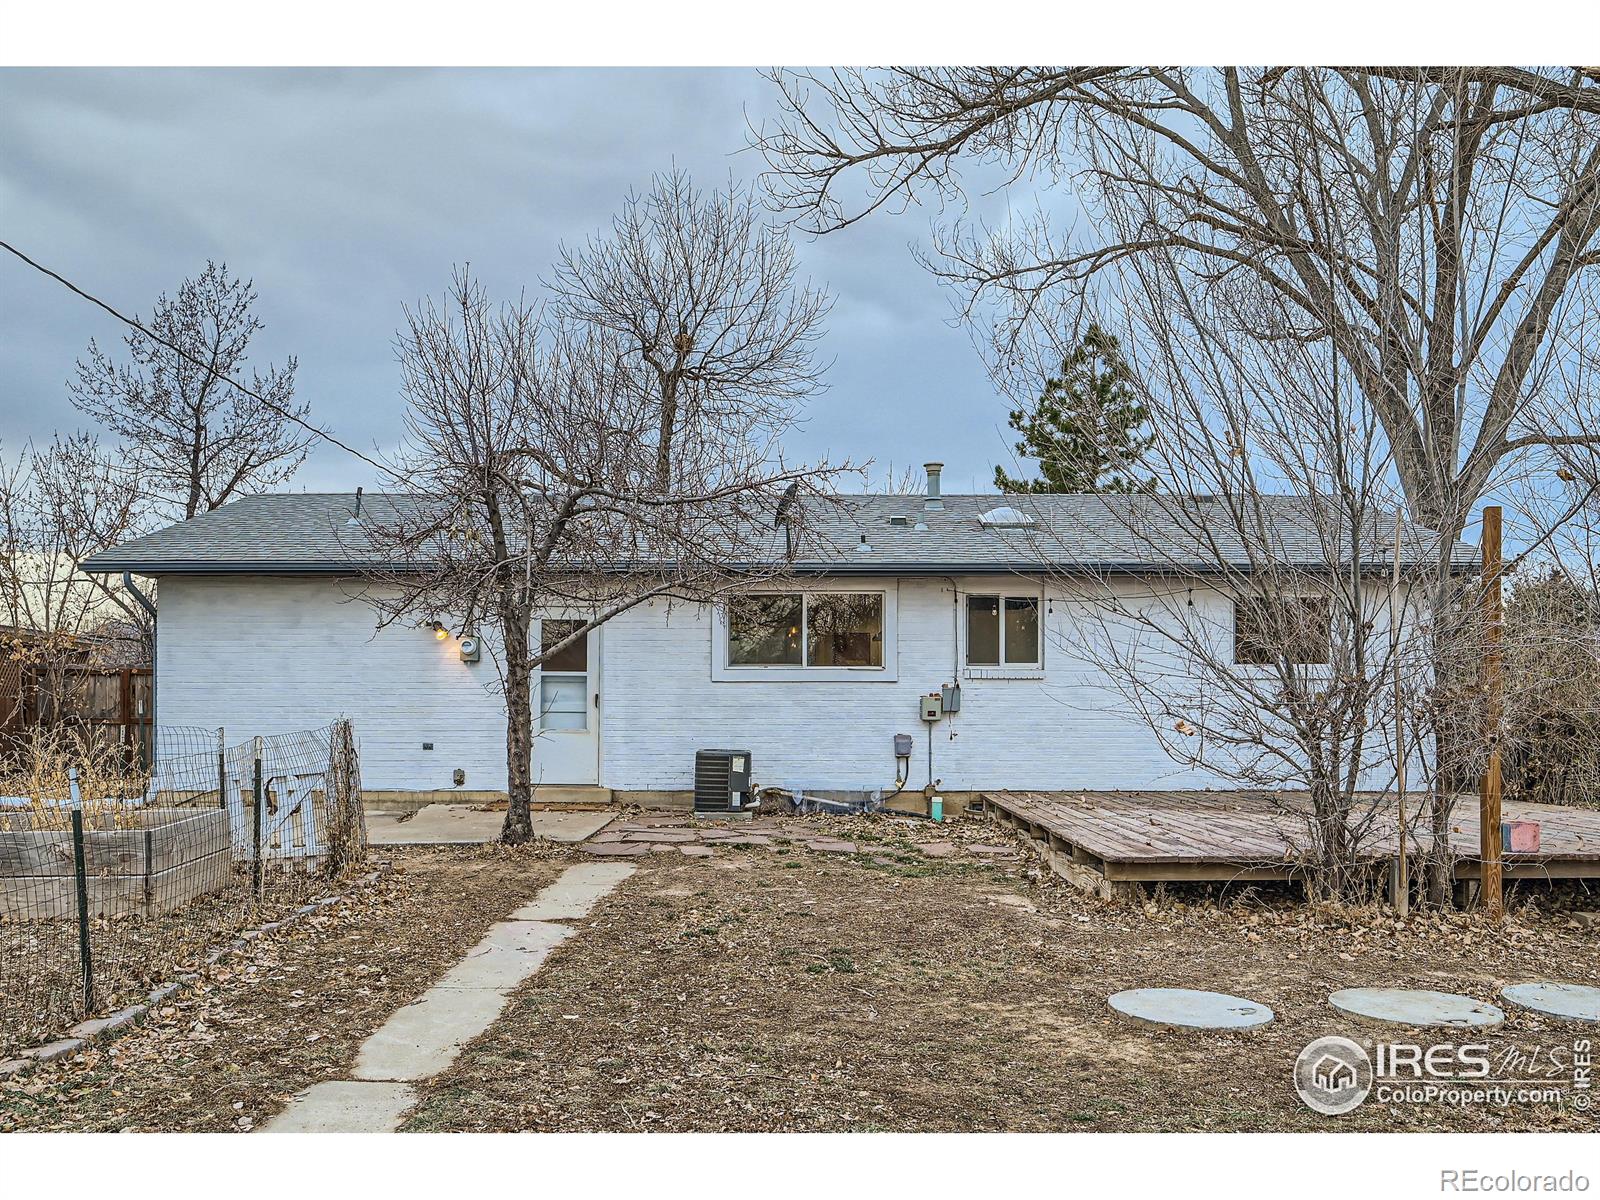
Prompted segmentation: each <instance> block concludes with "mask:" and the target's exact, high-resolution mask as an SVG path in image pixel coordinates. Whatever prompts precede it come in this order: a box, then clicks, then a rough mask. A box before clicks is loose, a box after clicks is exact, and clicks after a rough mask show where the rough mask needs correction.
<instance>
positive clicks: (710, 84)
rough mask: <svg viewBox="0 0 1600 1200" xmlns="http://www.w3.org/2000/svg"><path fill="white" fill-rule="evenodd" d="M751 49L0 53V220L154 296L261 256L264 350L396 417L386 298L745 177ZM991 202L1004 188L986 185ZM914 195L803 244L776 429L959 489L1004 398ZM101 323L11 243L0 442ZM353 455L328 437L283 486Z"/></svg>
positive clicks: (144, 308)
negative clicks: (117, 62)
mask: <svg viewBox="0 0 1600 1200" xmlns="http://www.w3.org/2000/svg"><path fill="white" fill-rule="evenodd" d="M770 99H771V97H770V94H769V89H768V87H767V85H766V84H765V83H764V81H763V80H762V79H760V77H759V76H758V75H757V74H756V73H755V72H753V71H744V70H720V69H719V70H683V69H675V70H475V71H401V70H363V71H311V70H281V71H237V70H236V71H211V70H206V71H201V70H146V69H141V70H83V71H55V70H9V71H0V164H3V166H0V230H3V231H4V236H5V237H6V238H7V240H10V241H13V242H14V243H16V244H17V245H19V246H20V247H22V248H23V249H25V250H28V251H30V252H32V253H33V254H34V255H35V256H36V257H38V258H39V259H41V260H42V261H44V262H45V263H47V264H48V265H50V266H53V267H55V268H56V269H57V270H60V271H61V272H62V273H63V274H65V275H67V276H68V277H69V278H72V279H74V280H76V281H78V282H80V283H81V284H83V285H85V286H87V287H89V288H90V290H93V291H95V292H97V293H98V294H100V295H102V296H103V297H104V298H106V299H107V300H109V301H111V302H113V303H115V304H118V305H119V306H123V307H125V308H131V309H136V310H138V311H140V312H148V311H149V308H150V305H151V302H152V301H153V300H154V298H155V297H156V295H157V294H158V293H159V292H161V291H162V290H163V289H171V288H173V287H175V286H176V285H177V283H178V282H179V281H180V280H181V279H182V278H183V277H184V276H185V275H188V274H192V273H194V272H195V271H197V270H198V269H199V268H200V267H201V265H202V264H203V263H204V261H205V260H206V259H207V258H216V259H225V260H226V261H227V262H228V264H229V266H230V267H231V268H233V269H234V270H235V271H237V272H239V273H242V274H247V275H250V276H252V277H253V278H254V279H255V282H256V287H257V289H258V291H259V292H260V295H261V299H260V302H259V305H258V312H259V314H260V315H261V317H262V318H263V319H264V320H265V321H266V323H267V329H266V331H265V332H264V333H263V335H262V336H261V337H260V339H259V340H258V343H257V345H258V347H259V357H260V358H261V359H262V360H271V361H278V360H281V359H282V358H283V357H284V356H285V355H287V354H291V353H293V354H297V355H298V356H299V358H300V394H301V396H302V397H303V398H305V399H308V400H309V401H311V403H312V406H313V410H314V412H315V415H316V417H317V419H318V420H319V421H321V422H323V423H325V424H327V425H328V426H329V427H330V428H331V429H333V430H334V431H335V432H336V433H337V434H338V435H339V436H340V437H342V438H344V439H345V440H347V441H350V442H352V443H353V444H355V445H358V446H362V447H368V446H372V445H377V446H380V447H383V446H386V445H388V444H389V443H390V442H391V441H392V439H393V438H394V437H395V436H397V434H398V430H399V402H398V400H397V397H396V386H397V379H398V372H397V370H396V367H395V364H394V355H393V344H392V343H393V335H394V329H395V326H396V324H397V323H398V321H399V318H400V306H401V305H402V304H404V303H407V302H410V301H413V300H415V299H417V298H418V297H419V296H422V295H426V294H431V293H437V292H438V291H439V290H440V289H441V288H442V287H443V285H444V284H445V283H446V282H447V281H448V278H449V272H450V269H451V266H452V264H454V263H459V262H466V261H470V262H471V263H472V265H473V268H474V270H475V271H476V272H477V273H479V274H480V275H481V276H482V277H483V278H484V280H485V282H486V283H487V284H488V285H489V286H490V287H491V289H494V290H497V291H500V292H514V291H517V290H520V289H522V288H523V287H527V288H528V289H530V290H533V289H535V288H536V287H537V280H538V277H539V275H540V274H541V273H542V272H544V271H545V270H546V269H547V267H548V265H549V263H550V262H551V260H552V258H553V256H554V254H555V251H556V247H557V245H558V243H559V242H560V241H561V240H562V239H575V238H580V237H582V236H584V235H586V234H587V233H589V232H591V231H592V230H594V229H597V228H599V227H600V226H602V225H603V224H605V223H606V222H607V221H608V220H609V218H610V215H611V213H612V212H613V210H614V209H615V208H616V206H617V203H618V201H619V200H620V199H621V197H622V195H623V194H624V192H625V191H626V190H627V189H628V188H629V187H637V186H642V185H643V184H645V183H646V182H647V181H648V179H649V176H650V174H651V172H652V171H656V170H660V169H663V168H665V167H667V166H669V165H670V164H671V163H673V162H674V161H676V162H677V163H679V164H681V165H683V166H686V167H688V168H689V169H690V170H691V171H692V172H693V173H694V175H695V177H696V180H697V181H698V182H700V183H701V184H703V185H710V184H713V183H720V182H722V181H723V180H725V179H726V177H727V176H728V175H729V174H730V173H731V174H732V175H733V176H735V177H737V178H740V179H750V178H752V177H753V176H754V175H755V174H756V173H757V172H758V170H759V168H760V163H759V161H758V160H757V159H756V158H755V156H754V155H752V154H751V153H749V152H748V151H745V150H744V149H743V147H744V146H745V141H746V134H745V130H746V121H747V119H759V117H760V115H761V114H762V113H763V112H765V111H768V109H769V107H770ZM993 203H994V204H996V205H998V204H1000V203H1001V201H999V200H994V201H993ZM926 233H927V217H926V216H918V215H917V214H915V213H909V214H905V215H903V216H900V217H894V216H883V217H881V218H878V219H874V220H870V221H867V222H864V223H862V224H861V225H858V226H855V227H853V228H851V229H849V230H846V231H844V232H842V233H839V234H835V235H832V236H830V237H828V238H824V239H821V240H817V241H803V242H802V244H801V246H800V253H801V258H802V261H803V263H804V266H805V269H806V271H807V272H808V273H809V274H810V275H811V276H812V277H813V278H814V279H815V280H817V281H818V282H821V283H823V284H825V285H826V286H827V287H828V288H829V289H830V290H831V291H832V292H833V293H834V295H835V297H836V301H837V303H836V305H835V308H834V311H833V315H832V317H831V320H830V322H829V329H828V334H827V337H826V339H825V342H824V351H825V353H826V354H828V355H829V356H831V357H832V359H833V360H834V366H833V369H832V371H831V372H830V375H829V390H828V392H827V393H825V394H824V395H822V396H820V397H818V398H817V399H816V400H814V401H813V402H812V404H811V405H810V407H809V410H808V420H807V422H806V424H805V426H804V427H803V428H802V429H801V430H799V431H797V432H796V434H795V435H794V437H793V438H792V439H791V441H790V444H789V450H790V452H791V453H792V454H793V455H794V456H796V457H800V458H810V457H815V456H817V455H819V454H821V453H829V454H831V455H833V456H834V457H836V458H837V457H841V456H844V455H847V454H848V455H850V456H852V457H856V458H869V457H870V458H875V459H877V460H878V462H879V464H880V467H881V466H886V465H887V464H888V463H889V462H890V461H892V462H893V463H894V464H895V465H896V466H897V467H901V466H904V465H906V464H912V463H921V462H923V461H924V460H925V459H927V458H942V459H943V460H944V461H945V462H946V463H947V464H949V470H948V473H947V478H948V484H947V486H948V487H950V488H960V489H966V488H967V487H969V486H971V485H972V484H973V483H976V484H977V485H978V486H979V487H986V486H987V480H988V478H989V476H990V473H991V465H992V464H993V463H994V462H996V461H1006V462H1009V455H1008V452H1007V442H1006V439H1005V438H1004V437H1003V436H1002V432H1003V426H1004V422H1005V409H1004V407H1003V406H1002V405H1001V403H1000V402H999V401H998V400H997V399H995V398H994V397H993V394H992V390H991V388H990V386H989V385H988V383H987V381H986V379H985V377H984V373H983V370H982V367H981V365H980V363H979V361H978V358H977V355H976V354H975V352H974V351H973V349H972V347H971V344H970V342H969V339H968V336H967V334H966V333H965V332H964V331H962V330H960V329H956V328H952V327H951V326H950V324H949V323H948V322H949V316H950V306H949V301H948V298H947V297H946V295H945V294H944V293H943V292H942V291H941V290H940V288H939V287H938V286H937V284H936V283H935V282H934V281H933V280H932V279H931V278H930V277H929V276H928V275H927V274H926V273H925V272H924V271H923V270H922V269H921V268H920V267H918V266H917V265H916V263H915V262H914V261H913V260H912V257H911V253H910V251H909V249H908V244H909V243H910V242H911V241H912V240H915V239H917V238H920V237H925V236H926ZM118 336H119V332H118V328H117V326H116V323H115V322H113V321H112V320H111V319H110V318H108V317H105V316H104V315H103V314H100V313H98V312H97V311H96V310H94V309H93V308H91V307H90V306H88V305H87V304H85V303H84V302H83V301H81V300H78V299H77V298H75V297H72V296H70V295H69V294H68V293H66V292H65V291H64V290H62V289H60V288H59V287H58V286H57V285H56V284H54V283H52V282H50V281H48V280H46V279H44V278H43V277H42V276H39V275H36V274H34V273H33V272H31V271H28V270H27V269H26V268H24V267H23V266H22V265H21V264H20V263H16V262H14V261H13V260H10V259H9V258H7V259H6V260H5V261H0V443H3V444H4V447H5V449H6V452H7V453H11V452H12V451H14V449H15V448H16V447H17V446H18V445H19V444H20V443H21V442H22V441H23V440H26V439H27V438H30V437H33V438H38V437H41V436H42V437H48V436H49V434H50V433H51V432H52V431H54V430H56V429H68V428H72V427H75V426H77V425H80V424H81V423H82V421H81V418H80V417H79V415H78V414H77V413H76V412H75V410H73V409H72V408H71V406H70V404H69V403H68V401H67V397H66V390H65V381H66V379H67V378H68V376H69V375H70V373H71V370H72V364H73V360H74V359H75V358H76V357H77V356H78V355H80V354H81V353H82V352H83V348H84V346H85V345H86V344H87V342H88V340H89V339H90V338H91V337H95V338H98V339H99V340H100V341H101V342H102V344H104V343H107V342H110V341H113V340H115V339H116V338H117V337H118ZM371 482H372V480H371V478H370V470H369V469H368V468H366V467H365V465H364V464H362V463H360V462H358V461H355V460H353V459H351V458H349V457H348V456H345V455H343V454H341V453H340V452H338V451H337V450H334V449H332V448H329V447H322V448H320V449H319V450H317V451H316V452H315V453H314V455H313V457H312V459H311V460H310V461H309V462H308V463H307V465H306V467H305V469H304V470H303V472H302V474H301V475H300V476H299V477H298V478H297V480H296V483H297V484H303V485H304V486H306V487H307V488H312V489H323V488H343V487H350V486H354V485H355V484H357V483H367V484H370V483H371Z"/></svg>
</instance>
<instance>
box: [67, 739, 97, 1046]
mask: <svg viewBox="0 0 1600 1200" xmlns="http://www.w3.org/2000/svg"><path fill="white" fill-rule="evenodd" d="M72 790H73V792H74V793H76V792H77V790H78V780H77V772H76V770H74V772H73V779H72ZM72 866H73V871H74V873H75V874H76V876H77V882H78V961H79V963H80V964H82V966H83V1015H84V1016H86V1017H87V1016H90V1015H91V1014H92V1013H93V1012H94V957H93V954H92V952H91V950H90V947H89V870H88V863H87V861H86V859H85V856H84V852H83V809H81V808H74V809H73V810H72Z"/></svg>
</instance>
